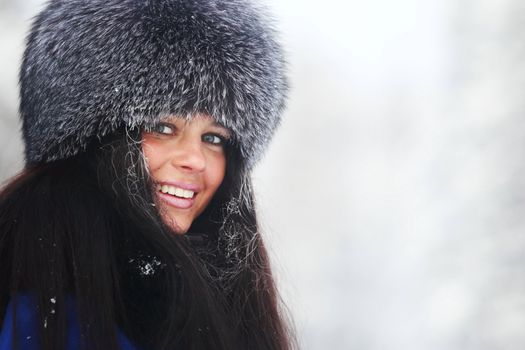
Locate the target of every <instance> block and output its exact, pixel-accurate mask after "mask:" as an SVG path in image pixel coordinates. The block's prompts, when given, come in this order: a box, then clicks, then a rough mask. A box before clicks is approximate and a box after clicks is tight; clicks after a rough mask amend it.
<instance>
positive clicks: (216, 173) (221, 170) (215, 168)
mask: <svg viewBox="0 0 525 350" xmlns="http://www.w3.org/2000/svg"><path fill="white" fill-rule="evenodd" d="M225 172H226V159H225V156H224V154H221V155H216V156H214V157H212V158H211V159H209V160H208V166H207V167H206V182H207V185H208V188H210V189H211V190H213V193H215V192H216V191H217V189H218V188H219V186H220V185H221V183H222V181H223V180H224V174H225Z"/></svg>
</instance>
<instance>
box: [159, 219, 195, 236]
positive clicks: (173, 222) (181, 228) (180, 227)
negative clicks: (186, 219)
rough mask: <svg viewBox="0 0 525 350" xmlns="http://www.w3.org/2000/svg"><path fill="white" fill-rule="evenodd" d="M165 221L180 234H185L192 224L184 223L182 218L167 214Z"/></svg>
mask: <svg viewBox="0 0 525 350" xmlns="http://www.w3.org/2000/svg"><path fill="white" fill-rule="evenodd" d="M163 221H164V223H165V224H166V225H168V226H169V227H170V228H171V229H172V230H173V232H175V233H176V234H178V235H183V234H185V233H186V232H188V230H189V228H190V225H188V224H185V223H183V221H182V220H177V218H172V217H166V216H165V217H164V220H163Z"/></svg>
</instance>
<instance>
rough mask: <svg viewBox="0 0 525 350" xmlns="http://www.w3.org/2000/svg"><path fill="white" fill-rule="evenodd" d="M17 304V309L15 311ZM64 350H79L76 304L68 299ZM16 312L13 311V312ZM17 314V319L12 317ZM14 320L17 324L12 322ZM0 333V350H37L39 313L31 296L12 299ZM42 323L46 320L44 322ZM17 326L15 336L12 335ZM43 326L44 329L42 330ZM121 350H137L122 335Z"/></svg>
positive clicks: (119, 340)
mask: <svg viewBox="0 0 525 350" xmlns="http://www.w3.org/2000/svg"><path fill="white" fill-rule="evenodd" d="M15 304H16V308H15ZM66 306H67V337H66V339H67V340H66V349H67V350H74V349H79V348H80V327H79V324H78V320H77V317H76V311H75V301H74V300H73V298H68V300H67V302H66ZM15 309H16V311H15ZM15 314H16V316H15ZM15 317H16V320H15ZM3 319H4V321H3V324H2V329H1V331H0V350H12V349H14V348H15V342H16V343H17V344H18V346H19V348H18V349H19V350H38V349H39V341H38V328H39V324H38V310H37V303H36V301H35V300H34V298H33V297H32V296H31V295H28V294H20V295H17V296H16V298H14V299H12V300H11V301H10V302H9V304H8V306H7V309H6V313H5V315H4V318H3ZM44 322H45V320H44ZM15 324H16V334H15ZM45 326H46V325H45V323H44V327H45ZM117 338H118V344H119V348H120V350H139V348H138V347H137V346H135V345H134V344H133V343H132V342H131V341H130V340H129V339H128V338H127V337H126V336H125V335H124V334H123V333H122V332H121V331H118V334H117Z"/></svg>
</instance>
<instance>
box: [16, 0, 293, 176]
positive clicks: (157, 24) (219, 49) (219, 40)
mask: <svg viewBox="0 0 525 350" xmlns="http://www.w3.org/2000/svg"><path fill="white" fill-rule="evenodd" d="M266 19H267V15H266V14H265V13H264V11H262V10H261V9H260V8H258V7H257V6H255V5H254V4H252V3H250V2H249V0H89V1H86V0H51V1H50V2H49V3H48V5H47V6H46V7H45V9H44V10H43V11H42V12H41V13H40V14H39V15H38V16H37V17H36V19H35V21H34V23H33V26H32V30H31V33H30V35H29V36H28V43H27V48H26V51H25V53H24V60H23V65H22V69H21V72H20V86H21V99H20V113H21V117H22V121H23V136H24V141H25V146H26V149H25V153H26V161H27V162H28V163H36V162H48V161H52V160H56V159H63V158H67V157H70V156H72V155H75V154H77V153H79V152H82V151H83V150H84V149H85V148H86V146H87V145H88V144H89V142H90V141H91V140H93V139H94V138H101V137H102V136H104V135H106V134H108V133H111V132H113V131H114V130H116V129H118V128H122V127H127V128H135V127H148V125H152V124H154V123H155V122H157V121H158V120H159V119H160V118H162V117H163V116H165V115H169V114H176V115H179V116H183V117H187V118H191V117H192V116H193V115H195V114H197V113H208V114H210V115H211V116H213V117H214V118H215V119H216V120H217V122H218V123H220V124H221V125H224V126H225V127H227V128H228V129H230V130H231V131H232V132H233V135H234V142H236V143H237V144H238V146H239V148H240V151H241V154H242V156H243V158H245V160H246V161H247V164H248V165H249V166H250V167H251V166H252V165H253V164H254V163H255V162H256V161H257V160H258V159H259V158H260V157H261V155H262V153H263V151H264V149H265V147H266V145H267V143H268V141H269V140H270V138H271V137H272V134H273V132H274V130H275V129H276V126H277V125H278V124H279V121H280V118H281V113H282V110H283V108H284V103H285V97H286V92H287V81H286V77H285V63H284V60H283V55H282V50H281V48H280V46H279V45H278V43H277V42H276V40H275V38H274V36H275V32H274V30H273V29H272V27H271V25H270V24H269V23H268V21H267V20H266Z"/></svg>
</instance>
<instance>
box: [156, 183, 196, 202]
mask: <svg viewBox="0 0 525 350" xmlns="http://www.w3.org/2000/svg"><path fill="white" fill-rule="evenodd" d="M175 187H176V191H175V190H174V188H175ZM168 188H169V189H170V190H169V191H168V190H167V189H168ZM182 189H184V190H182ZM156 190H157V194H158V196H159V198H160V199H161V200H162V201H163V202H164V203H166V204H167V205H169V206H170V207H174V208H178V209H189V208H191V207H192V206H193V204H194V203H195V197H196V196H197V190H200V187H199V186H196V185H191V184H185V183H181V182H158V183H157V185H156ZM190 193H191V196H189V194H190Z"/></svg>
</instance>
